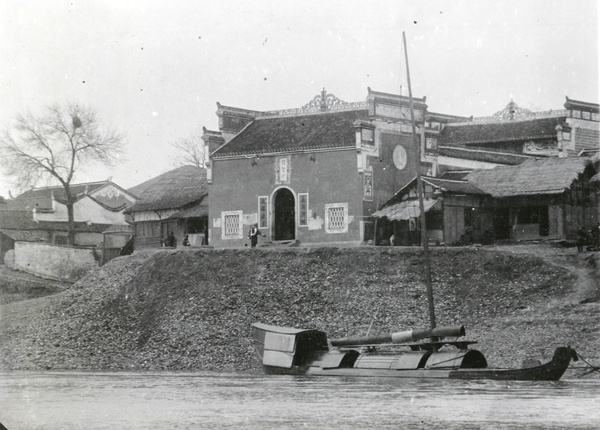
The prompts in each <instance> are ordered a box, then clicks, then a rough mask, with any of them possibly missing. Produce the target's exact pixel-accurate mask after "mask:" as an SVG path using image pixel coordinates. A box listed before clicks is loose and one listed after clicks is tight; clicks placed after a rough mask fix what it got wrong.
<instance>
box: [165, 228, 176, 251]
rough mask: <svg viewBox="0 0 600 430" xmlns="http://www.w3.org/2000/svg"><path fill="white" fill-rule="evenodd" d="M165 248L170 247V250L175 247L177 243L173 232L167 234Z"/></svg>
mask: <svg viewBox="0 0 600 430" xmlns="http://www.w3.org/2000/svg"><path fill="white" fill-rule="evenodd" d="M167 246H170V247H171V248H175V246H177V241H176V239H175V235H174V234H173V232H171V233H169V236H168V237H167Z"/></svg>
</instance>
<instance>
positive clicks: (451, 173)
mask: <svg viewBox="0 0 600 430" xmlns="http://www.w3.org/2000/svg"><path fill="white" fill-rule="evenodd" d="M470 172H471V171H470V170H446V171H445V172H444V173H442V174H441V175H440V179H449V180H451V181H462V180H463V179H465V176H467V175H468V174H469V173H470Z"/></svg>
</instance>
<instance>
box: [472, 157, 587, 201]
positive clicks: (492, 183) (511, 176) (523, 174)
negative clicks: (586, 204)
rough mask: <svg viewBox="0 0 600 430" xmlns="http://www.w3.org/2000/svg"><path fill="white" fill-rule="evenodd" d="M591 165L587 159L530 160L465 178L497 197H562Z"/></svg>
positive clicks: (476, 171)
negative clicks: (549, 195) (545, 195)
mask: <svg viewBox="0 0 600 430" xmlns="http://www.w3.org/2000/svg"><path fill="white" fill-rule="evenodd" d="M591 163H592V162H591V160H590V159H589V158H584V157H572V158H541V159H530V160H527V161H525V162H524V163H523V164H521V165H518V166H506V167H505V166H503V167H495V168H493V169H488V170H475V171H473V172H471V173H469V174H468V175H467V176H466V178H465V179H466V180H467V181H469V182H470V183H472V184H473V185H475V186H477V187H478V188H480V189H482V190H483V191H485V192H486V193H488V194H490V195H492V196H493V197H496V198H501V197H514V196H528V195H539V194H561V193H563V192H564V191H566V190H567V189H569V188H570V187H571V185H572V183H573V181H575V180H576V179H577V178H578V177H579V175H580V174H582V173H583V172H584V170H585V169H586V167H588V166H589V165H590V164H591Z"/></svg>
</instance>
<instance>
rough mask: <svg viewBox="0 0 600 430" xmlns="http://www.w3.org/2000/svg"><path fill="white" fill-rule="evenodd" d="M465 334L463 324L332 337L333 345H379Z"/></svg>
mask: <svg viewBox="0 0 600 430" xmlns="http://www.w3.org/2000/svg"><path fill="white" fill-rule="evenodd" d="M464 335H465V327H464V326H462V325H457V326H446V327H436V328H434V329H415V330H406V331H398V332H395V333H391V334H383V335H376V336H348V337H340V338H337V339H330V342H331V345H333V346H349V345H377V344H382V343H406V342H416V341H418V340H421V339H427V338H432V337H460V336H464Z"/></svg>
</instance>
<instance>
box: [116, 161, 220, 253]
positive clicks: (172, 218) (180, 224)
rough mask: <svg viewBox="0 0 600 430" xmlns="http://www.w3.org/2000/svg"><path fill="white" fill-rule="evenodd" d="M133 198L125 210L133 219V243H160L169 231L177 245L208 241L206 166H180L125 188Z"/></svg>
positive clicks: (146, 245)
mask: <svg viewBox="0 0 600 430" xmlns="http://www.w3.org/2000/svg"><path fill="white" fill-rule="evenodd" d="M129 192H130V193H132V194H134V195H136V196H137V198H138V200H137V202H136V203H135V204H134V205H133V206H131V207H130V208H128V209H127V210H126V211H125V213H126V214H128V215H129V216H131V218H132V222H133V233H134V237H135V240H134V247H135V248H136V249H139V248H156V247H160V246H161V245H162V244H163V242H164V240H165V239H166V238H167V236H168V235H169V234H170V233H171V232H172V233H173V234H174V236H175V238H176V243H177V245H178V246H180V245H181V243H182V241H183V238H184V236H185V235H186V234H187V235H188V236H189V239H190V245H192V246H200V245H206V244H207V242H208V199H207V198H206V197H207V195H208V188H207V180H206V169H200V168H198V167H195V166H182V167H179V168H177V169H174V170H171V171H169V172H166V173H164V174H162V175H160V176H157V177H156V178H153V179H150V180H149V181H146V182H144V183H142V184H140V185H137V186H135V187H133V188H130V189H129Z"/></svg>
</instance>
